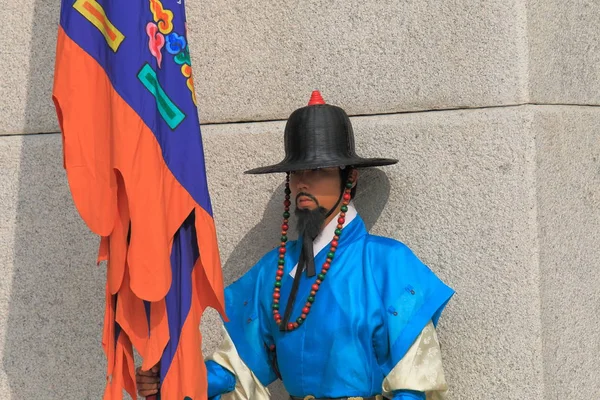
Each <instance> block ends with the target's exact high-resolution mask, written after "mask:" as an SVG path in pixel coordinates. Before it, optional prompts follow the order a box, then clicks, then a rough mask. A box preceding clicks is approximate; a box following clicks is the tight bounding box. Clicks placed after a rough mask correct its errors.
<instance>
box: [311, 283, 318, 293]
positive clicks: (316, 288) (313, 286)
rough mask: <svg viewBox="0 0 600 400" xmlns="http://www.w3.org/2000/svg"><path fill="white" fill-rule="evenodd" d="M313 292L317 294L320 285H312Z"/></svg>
mask: <svg viewBox="0 0 600 400" xmlns="http://www.w3.org/2000/svg"><path fill="white" fill-rule="evenodd" d="M312 290H314V291H315V292H316V291H317V290H319V285H318V284H316V283H315V284H314V285H312Z"/></svg>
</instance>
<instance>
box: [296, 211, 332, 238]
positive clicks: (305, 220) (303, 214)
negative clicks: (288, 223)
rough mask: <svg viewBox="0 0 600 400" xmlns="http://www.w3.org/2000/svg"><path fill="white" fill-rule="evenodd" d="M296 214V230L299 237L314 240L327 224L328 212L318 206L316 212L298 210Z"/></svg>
mask: <svg viewBox="0 0 600 400" xmlns="http://www.w3.org/2000/svg"><path fill="white" fill-rule="evenodd" d="M294 214H295V215H296V220H297V221H296V222H297V223H296V230H297V232H298V235H300V236H303V237H309V238H310V239H311V240H313V239H314V238H316V237H317V236H318V235H319V232H321V227H322V226H323V224H324V223H325V216H326V215H327V210H326V209H325V208H323V207H321V206H318V207H317V208H315V209H314V210H306V209H300V208H296V210H295V211H294Z"/></svg>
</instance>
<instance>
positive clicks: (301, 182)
mask: <svg viewBox="0 0 600 400" xmlns="http://www.w3.org/2000/svg"><path fill="white" fill-rule="evenodd" d="M305 178H306V176H305V175H304V171H298V172H296V173H295V174H294V175H293V176H292V179H293V180H294V186H295V187H296V191H297V192H305V191H307V189H308V184H307V179H305Z"/></svg>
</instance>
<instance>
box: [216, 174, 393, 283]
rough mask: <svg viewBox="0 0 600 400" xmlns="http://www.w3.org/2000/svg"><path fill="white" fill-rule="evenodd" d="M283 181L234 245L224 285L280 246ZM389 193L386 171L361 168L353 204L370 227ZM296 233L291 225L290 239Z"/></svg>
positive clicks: (376, 218)
mask: <svg viewBox="0 0 600 400" xmlns="http://www.w3.org/2000/svg"><path fill="white" fill-rule="evenodd" d="M284 187H285V186H284V184H283V183H282V184H281V185H279V186H278V187H277V189H276V190H275V194H274V195H273V197H271V199H270V200H269V202H268V203H267V206H266V208H265V211H264V213H263V217H262V220H261V221H260V222H259V223H258V224H257V225H256V226H255V227H254V228H252V229H251V230H250V231H248V233H247V234H246V235H245V236H244V238H243V239H242V240H241V241H240V243H239V244H238V245H237V246H236V247H235V249H234V250H233V252H232V253H231V255H230V256H229V258H228V259H227V262H226V263H225V265H224V268H223V277H224V280H225V284H226V285H228V284H230V283H232V282H233V281H235V280H236V279H238V278H239V277H240V276H241V275H243V274H244V273H245V272H246V271H247V270H248V269H250V268H251V267H252V265H254V263H256V262H257V261H258V260H260V258H261V257H262V256H263V255H265V254H266V253H267V252H269V251H270V250H272V249H273V248H275V247H276V246H278V245H279V236H280V232H281V222H282V216H281V214H282V213H283V196H284V194H283V192H284ZM389 195H390V181H389V178H388V177H387V175H386V174H385V172H383V171H381V170H379V169H375V168H371V169H365V170H361V171H360V174H359V181H358V187H357V190H356V198H355V200H354V203H355V204H356V208H357V210H358V212H359V213H360V215H361V217H362V218H363V220H364V221H365V225H366V226H367V229H369V230H370V229H371V228H372V227H373V225H375V223H376V222H377V220H378V219H379V216H380V215H381V213H382V211H383V209H384V207H385V205H386V204H387V201H388V198H389ZM295 237H296V233H295V231H294V226H293V225H292V227H291V230H290V238H292V239H294V238H295Z"/></svg>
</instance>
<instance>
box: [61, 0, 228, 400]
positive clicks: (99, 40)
mask: <svg viewBox="0 0 600 400" xmlns="http://www.w3.org/2000/svg"><path fill="white" fill-rule="evenodd" d="M53 100H54V103H55V107H56V113H57V117H58V121H59V124H60V129H61V132H62V140H63V163H64V167H65V170H66V174H67V180H68V183H69V187H70V190H71V194H72V197H73V201H74V203H75V206H76V208H77V210H78V212H79V214H80V215H81V218H82V219H83V221H85V223H86V224H87V226H88V227H89V229H90V230H91V231H92V232H94V233H95V234H97V235H99V237H100V238H101V240H100V249H99V254H98V260H99V261H102V260H106V261H107V273H106V298H105V317H104V328H103V336H102V345H103V347H104V351H105V353H106V357H107V363H108V367H107V383H106V389H105V393H104V399H105V400H114V399H121V398H122V393H123V389H125V390H126V391H127V392H128V393H129V394H130V395H131V396H132V397H133V398H135V396H136V393H135V392H136V387H135V371H134V368H135V366H134V361H133V354H134V353H133V349H134V348H135V350H136V351H137V352H138V353H139V354H140V355H141V357H142V359H143V364H142V368H144V369H149V368H151V367H152V366H154V365H156V364H157V363H160V376H161V385H162V387H161V397H162V399H163V400H171V399H173V400H183V399H185V398H188V399H193V400H200V399H206V371H205V368H204V362H203V358H202V354H201V351H200V349H201V336H200V332H199V323H200V317H201V315H202V313H203V311H204V310H205V309H206V308H207V307H212V308H214V309H216V310H217V311H219V312H220V313H221V315H222V316H223V317H224V318H225V313H224V295H223V281H222V272H221V264H220V259H219V251H218V244H217V235H216V230H215V225H214V220H213V216H212V206H211V201H210V196H209V191H208V183H207V177H206V170H205V161H204V150H203V145H202V137H201V131H200V123H199V119H198V113H197V105H196V94H195V92H194V82H193V77H192V67H191V60H190V51H189V45H188V39H187V33H186V18H185V3H184V0H128V1H121V0H62V3H61V14H60V26H59V29H58V37H57V46H56V65H55V75H54V88H53Z"/></svg>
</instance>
